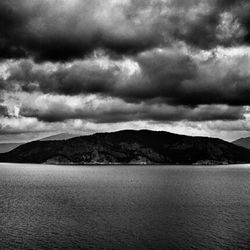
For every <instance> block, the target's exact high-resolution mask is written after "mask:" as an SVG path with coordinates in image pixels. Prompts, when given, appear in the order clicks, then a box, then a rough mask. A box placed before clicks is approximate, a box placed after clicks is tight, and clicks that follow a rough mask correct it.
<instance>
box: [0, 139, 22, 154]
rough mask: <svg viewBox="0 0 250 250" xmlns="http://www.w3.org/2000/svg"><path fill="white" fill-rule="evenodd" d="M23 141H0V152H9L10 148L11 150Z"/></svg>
mask: <svg viewBox="0 0 250 250" xmlns="http://www.w3.org/2000/svg"><path fill="white" fill-rule="evenodd" d="M21 144H23V143H21V142H20V143H18V142H17V143H14V142H13V143H0V153H6V152H9V151H11V150H13V149H14V148H16V147H18V146H19V145H21Z"/></svg>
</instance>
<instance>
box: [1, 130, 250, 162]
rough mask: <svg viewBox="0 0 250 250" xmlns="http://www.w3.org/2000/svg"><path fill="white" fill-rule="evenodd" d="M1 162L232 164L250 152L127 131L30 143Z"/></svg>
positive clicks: (200, 139)
mask: <svg viewBox="0 0 250 250" xmlns="http://www.w3.org/2000/svg"><path fill="white" fill-rule="evenodd" d="M0 161H2V162H20V163H51V164H116V163H118V164H229V163H248V162H250V151H249V150H247V149H244V148H241V147H238V146H236V145H234V144H231V143H229V142H225V141H223V140H220V139H216V138H206V137H191V136H184V135H177V134H172V133H168V132H156V131H149V130H140V131H133V130H124V131H119V132H113V133H98V134H94V135H89V136H81V137H76V138H72V139H68V140H65V141H35V142H30V143H27V144H24V145H21V146H19V147H18V148H16V149H14V150H12V151H11V152H8V153H5V154H0Z"/></svg>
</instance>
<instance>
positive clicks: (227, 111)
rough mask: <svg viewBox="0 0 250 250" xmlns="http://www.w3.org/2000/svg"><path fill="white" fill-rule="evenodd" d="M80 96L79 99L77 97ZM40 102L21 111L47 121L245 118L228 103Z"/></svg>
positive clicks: (59, 99) (55, 99)
mask: <svg viewBox="0 0 250 250" xmlns="http://www.w3.org/2000/svg"><path fill="white" fill-rule="evenodd" d="M76 98H77V99H76ZM38 104H39V105H34V104H31V103H30V102H29V101H28V102H26V103H24V104H23V106H22V107H21V109H20V115H21V116H24V117H33V118H37V119H38V120H40V121H45V122H63V121H65V120H70V119H73V120H74V119H83V120H88V121H91V122H95V123H117V122H127V121H142V120H152V121H161V122H166V121H168V122H169V121H180V120H188V121H211V120H212V121H214V120H239V119H244V115H243V114H244V109H243V108H241V107H230V106H225V105H201V106H198V107H196V108H189V107H187V106H169V105H165V104H153V105H151V104H147V103H140V104H128V103H125V102H123V101H121V100H119V99H111V98H104V99H103V98H97V97H96V98H94V99H93V98H92V99H87V98H86V99H85V98H84V97H81V96H78V97H71V98H70V99H69V98H67V97H60V96H47V97H44V98H42V99H40V100H39V101H38Z"/></svg>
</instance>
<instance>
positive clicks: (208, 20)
mask: <svg viewBox="0 0 250 250" xmlns="http://www.w3.org/2000/svg"><path fill="white" fill-rule="evenodd" d="M249 13H250V3H249V1H246V0H237V1H234V0H211V1H207V0H190V1H184V0H145V1H135V0H134V1H133V0H108V1H101V0H91V1H90V0H84V1H82V0H81V1H80V0H70V1H69V0H68V1H66V0H50V1H49V0H34V1H30V0H23V1H15V0H3V1H1V2H0V93H1V94H0V133H1V134H8V133H16V134H18V133H27V132H43V131H45V132H51V131H59V130H61V131H64V130H80V131H83V132H85V133H89V132H95V131H103V130H105V129H106V130H116V129H121V128H152V129H157V130H161V129H162V130H164V129H168V130H171V131H172V132H179V133H188V134H195V135H198V134H202V135H212V136H220V137H222V138H225V139H230V138H233V137H237V136H239V135H242V134H247V131H248V130H249V127H250V125H249V121H248V116H249V115H248V114H249V108H248V106H249V105H250V99H249V96H250V46H249V44H250V14H249Z"/></svg>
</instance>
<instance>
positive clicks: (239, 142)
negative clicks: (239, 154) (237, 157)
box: [232, 137, 250, 149]
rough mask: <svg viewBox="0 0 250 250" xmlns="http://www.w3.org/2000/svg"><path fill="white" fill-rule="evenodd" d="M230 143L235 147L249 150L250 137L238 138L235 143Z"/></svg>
mask: <svg viewBox="0 0 250 250" xmlns="http://www.w3.org/2000/svg"><path fill="white" fill-rule="evenodd" d="M232 143H233V144H235V145H237V146H241V147H243V148H247V149H250V137H246V138H240V139H238V140H236V141H233V142H232Z"/></svg>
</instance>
